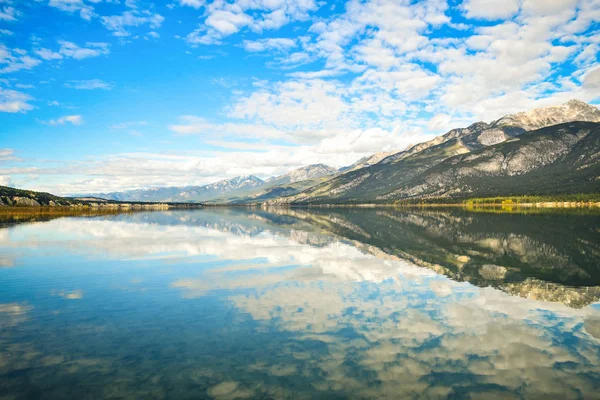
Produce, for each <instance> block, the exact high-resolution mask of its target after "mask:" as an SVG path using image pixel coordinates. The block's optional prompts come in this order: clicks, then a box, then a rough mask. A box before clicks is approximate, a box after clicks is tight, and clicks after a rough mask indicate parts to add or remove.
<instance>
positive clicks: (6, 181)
mask: <svg viewBox="0 0 600 400" xmlns="http://www.w3.org/2000/svg"><path fill="white" fill-rule="evenodd" d="M0 185H2V186H12V179H11V178H10V176H8V175H0Z"/></svg>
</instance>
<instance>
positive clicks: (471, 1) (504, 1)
mask: <svg viewBox="0 0 600 400" xmlns="http://www.w3.org/2000/svg"><path fill="white" fill-rule="evenodd" d="M519 6H520V1H519V0H466V1H465V2H464V3H463V5H462V7H463V8H464V10H465V11H466V15H467V17H468V18H481V19H490V20H495V19H504V18H509V17H512V16H513V15H515V14H516V13H517V12H518V11H519Z"/></svg>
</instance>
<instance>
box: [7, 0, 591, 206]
mask: <svg viewBox="0 0 600 400" xmlns="http://www.w3.org/2000/svg"><path fill="white" fill-rule="evenodd" d="M598 21H600V0H552V1H548V0H447V1H444V0H425V1H415V0H413V1H409V0H371V1H369V0H362V1H359V0H356V1H354V0H350V1H341V0H339V1H319V0H227V1H225V0H167V1H146V0H0V185H10V186H14V187H19V188H27V189H33V190H42V191H49V192H52V193H55V194H59V195H67V194H77V193H99V192H109V191H118V190H126V189H138V188H148V187H155V186H186V185H200V184H207V183H211V182H215V181H217V180H220V179H226V178H231V177H234V176H237V175H246V174H254V175H256V176H258V177H261V178H267V177H269V176H272V175H278V174H282V173H285V172H287V171H289V170H291V169H294V168H298V167H301V166H305V165H309V164H314V163H325V164H328V165H331V166H333V167H342V166H346V165H350V164H352V163H353V162H355V161H356V160H357V159H359V158H361V157H363V156H366V155H370V154H372V153H375V152H380V151H392V150H402V149H403V148H405V147H407V146H408V145H412V144H415V143H419V142H422V141H425V140H428V139H431V138H432V137H434V136H435V135H438V134H441V133H444V132H446V131H448V130H450V129H451V128H456V127H464V126H468V125H469V124H470V123H473V122H476V121H480V120H483V121H491V120H493V119H496V118H499V117H501V116H502V115H505V114H508V113H512V112H518V111H524V110H528V109H531V108H535V107H543V106H549V105H556V104H561V103H564V102H566V101H568V100H570V99H574V98H575V99H579V100H582V101H586V102H589V103H592V104H596V105H598V104H599V103H600V66H599V65H600V64H599V59H598V54H599V50H600V34H599V26H600V23H599V22H598Z"/></svg>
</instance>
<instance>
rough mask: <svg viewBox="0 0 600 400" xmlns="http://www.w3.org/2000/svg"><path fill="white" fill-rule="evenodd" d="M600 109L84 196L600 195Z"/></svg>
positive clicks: (536, 114) (277, 199) (527, 115)
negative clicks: (330, 159) (263, 171)
mask: <svg viewBox="0 0 600 400" xmlns="http://www.w3.org/2000/svg"><path fill="white" fill-rule="evenodd" d="M599 123H600V110H598V108H596V107H594V106H592V105H589V104H586V103H584V102H581V101H578V100H571V101H568V102H567V103H565V104H562V105H559V106H552V107H545V108H538V109H533V110H530V111H525V112H519V113H515V114H509V115H506V116H504V117H502V118H499V119H498V120H495V121H492V122H489V123H488V122H476V123H474V124H471V125H470V126H468V127H466V128H458V129H452V130H450V131H449V132H447V133H445V134H443V135H441V136H438V137H436V138H435V139H433V140H430V141H427V142H424V143H419V144H416V145H414V146H411V147H409V148H407V149H405V150H404V151H392V152H380V153H376V154H373V155H371V156H368V157H364V158H362V159H360V160H358V161H357V162H356V163H354V164H352V165H350V166H347V167H343V168H340V169H335V168H332V167H330V166H327V165H325V164H314V165H309V166H306V167H302V168H299V169H295V170H293V171H290V172H288V173H286V174H284V175H280V176H275V177H271V178H268V179H266V180H262V179H260V178H258V177H256V176H253V175H245V176H238V177H235V178H232V179H227V180H222V181H219V182H216V183H212V184H209V185H204V186H186V187H159V188H149V189H139V190H128V191H124V192H112V193H95V194H89V193H88V194H86V195H89V196H95V197H101V198H105V199H110V200H118V201H148V202H160V201H163V202H165V201H168V202H203V203H211V202H212V203H223V204H256V203H269V204H323V203H327V204H342V203H365V202H368V203H392V202H413V201H419V202H420V201H432V202H434V201H439V200H443V201H455V200H457V199H467V198H473V197H492V196H513V195H555V194H572V193H600V179H599V178H598V177H599V176H600V125H599Z"/></svg>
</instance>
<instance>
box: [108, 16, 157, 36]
mask: <svg viewBox="0 0 600 400" xmlns="http://www.w3.org/2000/svg"><path fill="white" fill-rule="evenodd" d="M101 20H102V24H103V25H104V26H105V27H106V28H107V29H109V30H111V31H113V35H115V36H120V37H125V36H129V35H130V32H129V31H127V28H128V27H137V26H141V25H148V26H149V27H150V28H151V29H157V28H160V26H161V25H162V23H163V21H164V20H165V18H164V17H163V16H162V15H159V14H152V13H150V12H149V11H145V12H141V13H140V12H137V11H125V12H124V13H123V14H121V15H113V16H103V17H101Z"/></svg>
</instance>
